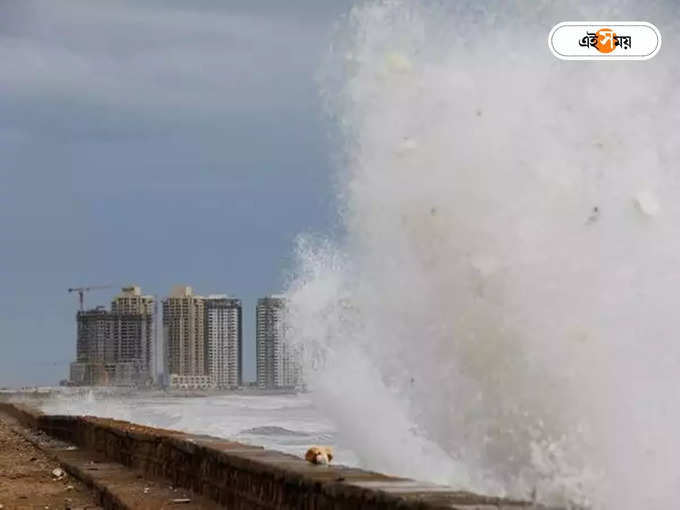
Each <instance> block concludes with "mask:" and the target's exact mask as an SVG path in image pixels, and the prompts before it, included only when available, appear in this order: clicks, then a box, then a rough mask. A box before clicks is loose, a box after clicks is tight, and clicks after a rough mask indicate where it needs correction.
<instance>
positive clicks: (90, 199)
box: [0, 0, 350, 386]
mask: <svg viewBox="0 0 680 510" xmlns="http://www.w3.org/2000/svg"><path fill="white" fill-rule="evenodd" d="M349 6H350V2H349V1H344V0H343V1H335V0H334V1H330V0H329V1H326V2H324V1H317V0H300V1H292V2H287V3H285V5H284V4H283V3H281V2H278V1H274V0H268V1H258V2H250V1H246V0H239V1H230V2H217V1H198V2H192V3H186V2H182V1H179V0H177V1H164V2H161V1H149V2H144V3H143V5H142V4H139V3H136V2H132V1H113V2H107V3H105V4H100V3H97V4H94V3H91V2H87V1H84V0H70V1H69V2H50V1H47V0H43V1H35V0H6V1H5V2H3V3H2V15H1V16H0V61H2V62H3V65H2V67H0V154H1V155H2V158H1V159H0V246H1V247H2V252H1V255H0V386H17V385H46V384H55V383H57V382H58V381H59V380H60V379H63V378H66V377H67V376H68V364H69V362H70V361H71V360H72V359H73V358H74V355H75V341H76V329H75V325H76V322H75V313H76V311H77V309H78V299H77V295H76V294H68V293H67V289H68V288H69V287H75V286H85V285H101V284H113V285H125V284H132V283H134V284H137V285H140V286H141V287H142V289H143V291H144V292H145V293H148V294H156V295H157V296H158V297H159V298H162V297H163V296H165V295H167V294H168V293H169V292H170V290H171V288H172V287H173V286H175V285H190V286H192V287H193V288H194V289H195V290H196V292H198V293H201V294H212V293H218V294H223V293H227V294H231V295H234V296H237V297H239V298H240V299H242V302H243V320H244V332H243V339H244V379H245V380H253V379H254V378H255V361H254V354H255V343H254V340H255V331H254V329H255V313H254V310H255V305H256V301H257V298H259V297H262V296H265V295H268V294H272V293H278V292H280V291H281V290H282V289H284V288H285V284H286V278H287V274H288V272H289V271H290V270H291V263H292V260H293V248H294V240H295V237H296V236H297V235H298V234H300V233H304V232H327V231H329V230H332V229H333V228H334V225H335V203H334V200H335V193H334V184H333V182H334V178H333V169H332V168H331V161H332V159H333V151H334V149H333V148H332V147H331V146H330V144H329V142H328V139H327V133H328V131H329V126H328V124H327V121H326V120H325V119H324V118H323V115H322V111H321V105H320V100H319V98H318V94H317V85H316V82H315V73H316V71H317V69H318V67H319V65H320V63H321V61H322V58H323V54H324V53H325V51H326V49H327V48H328V45H329V41H330V33H331V30H332V26H333V24H334V23H335V22H336V20H337V19H338V17H339V16H340V15H341V14H342V13H344V12H346V11H347V10H348V9H349ZM118 291H119V289H118V288H112V289H110V290H102V291H93V292H91V293H88V294H87V295H86V297H85V303H86V306H87V307H93V306H96V305H108V304H109V303H110V301H111V298H112V297H113V296H114V295H115V294H116V293H117V292H118Z"/></svg>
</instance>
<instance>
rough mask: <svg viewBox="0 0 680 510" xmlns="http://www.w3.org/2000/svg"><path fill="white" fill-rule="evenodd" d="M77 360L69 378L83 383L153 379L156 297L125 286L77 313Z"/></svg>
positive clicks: (138, 382) (123, 383) (126, 383)
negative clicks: (103, 302)
mask: <svg viewBox="0 0 680 510" xmlns="http://www.w3.org/2000/svg"><path fill="white" fill-rule="evenodd" d="M76 320H77V322H78V336H77V346H76V361H75V362H74V363H72V364H71V374H70V376H71V377H70V379H71V382H72V383H74V384H80V385H121V386H131V385H143V384H149V383H150V382H151V375H152V374H151V366H152V342H153V297H152V296H143V295H142V293H141V289H140V288H139V287H137V286H130V287H124V288H123V289H122V291H121V293H120V294H119V295H118V296H116V297H115V298H114V299H113V301H112V302H111V311H110V312H109V311H107V310H106V309H104V308H103V307H98V308H96V309H94V310H87V311H80V312H78V314H77V316H76Z"/></svg>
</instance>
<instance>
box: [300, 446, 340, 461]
mask: <svg viewBox="0 0 680 510" xmlns="http://www.w3.org/2000/svg"><path fill="white" fill-rule="evenodd" d="M305 460H306V461H307V462H311V463H312V464H330V463H331V461H332V460H333V449H332V448H331V447H330V446H312V447H311V448H310V449H309V450H307V453H305Z"/></svg>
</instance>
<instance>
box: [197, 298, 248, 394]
mask: <svg viewBox="0 0 680 510" xmlns="http://www.w3.org/2000/svg"><path fill="white" fill-rule="evenodd" d="M205 333H206V347H207V351H208V354H207V362H208V373H209V374H210V382H211V383H212V385H214V386H216V387H217V388H235V387H237V386H240V385H241V384H242V378H243V375H242V372H241V370H242V368H241V366H242V363H241V360H242V356H243V333H242V329H241V301H240V300H239V299H236V298H233V297H227V296H226V295H216V296H208V297H207V298H205Z"/></svg>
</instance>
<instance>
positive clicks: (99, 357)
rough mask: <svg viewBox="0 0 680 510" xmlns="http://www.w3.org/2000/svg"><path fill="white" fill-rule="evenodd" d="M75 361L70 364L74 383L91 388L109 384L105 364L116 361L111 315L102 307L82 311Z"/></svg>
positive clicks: (78, 321) (80, 312)
mask: <svg viewBox="0 0 680 510" xmlns="http://www.w3.org/2000/svg"><path fill="white" fill-rule="evenodd" d="M76 322H77V327H78V332H77V338H76V360H75V361H74V362H73V363H71V367H70V380H71V382H72V383H73V384H77V385H84V386H92V385H97V386H99V385H105V384H108V383H109V381H108V377H107V372H106V364H107V363H109V364H110V363H113V362H114V348H113V341H112V340H113V333H112V331H113V325H112V323H111V314H110V313H109V312H108V311H106V310H105V309H104V308H103V307H98V308H95V309H92V310H84V311H79V312H78V313H77V314H76Z"/></svg>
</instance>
